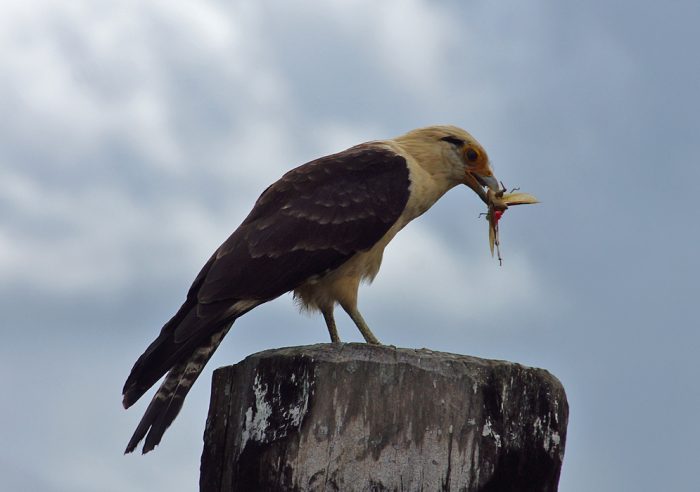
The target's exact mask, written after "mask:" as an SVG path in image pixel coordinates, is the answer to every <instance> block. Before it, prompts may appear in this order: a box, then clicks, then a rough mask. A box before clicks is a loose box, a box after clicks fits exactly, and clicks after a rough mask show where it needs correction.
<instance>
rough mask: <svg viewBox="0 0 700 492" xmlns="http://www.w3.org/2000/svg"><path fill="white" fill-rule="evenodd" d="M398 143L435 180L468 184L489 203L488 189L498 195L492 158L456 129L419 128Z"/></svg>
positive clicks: (447, 127) (478, 144) (459, 129)
mask: <svg viewBox="0 0 700 492" xmlns="http://www.w3.org/2000/svg"><path fill="white" fill-rule="evenodd" d="M397 141H398V142H399V143H400V144H402V146H403V147H404V148H406V150H408V151H409V153H411V154H412V155H413V156H414V157H415V158H416V161H417V162H418V163H419V164H420V165H421V166H422V167H423V168H424V169H426V171H428V172H429V173H430V174H431V175H433V176H434V177H442V178H444V179H447V180H449V181H451V182H452V184H453V185H456V184H460V183H461V184H466V185H467V186H469V187H470V188H471V189H472V190H474V192H475V193H476V194H477V195H479V197H480V198H481V199H482V200H483V201H484V202H486V201H487V198H486V193H487V189H489V188H490V189H492V190H493V191H499V190H500V186H499V182H498V180H497V179H496V177H495V176H494V174H493V170H492V169H491V164H490V162H489V156H488V154H487V153H486V151H485V150H484V148H483V147H482V146H481V144H480V143H479V142H477V140H476V139H475V138H474V137H472V136H471V135H470V134H469V133H467V132H466V131H464V130H462V129H461V128H457V127H456V126H430V127H426V128H419V129H417V130H413V131H411V132H408V133H407V134H406V135H403V136H402V137H399V138H398V139H397Z"/></svg>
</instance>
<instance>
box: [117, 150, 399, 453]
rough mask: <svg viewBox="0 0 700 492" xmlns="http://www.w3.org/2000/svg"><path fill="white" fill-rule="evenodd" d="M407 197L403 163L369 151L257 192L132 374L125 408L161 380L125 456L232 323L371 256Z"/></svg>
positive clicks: (171, 405)
mask: <svg viewBox="0 0 700 492" xmlns="http://www.w3.org/2000/svg"><path fill="white" fill-rule="evenodd" d="M409 190H410V180H409V175H408V168H407V166H406V161H405V159H404V158H403V157H401V156H399V155H397V154H395V153H394V152H392V151H390V150H388V149H384V148H382V147H379V146H376V145H372V144H363V145H359V146H357V147H353V148H351V149H348V150H346V151H344V152H341V153H339V154H334V155H331V156H327V157H323V158H321V159H317V160H315V161H312V162H309V163H307V164H304V165H303V166H300V167H298V168H296V169H293V170H291V171H289V172H288V173H287V174H285V175H284V176H283V177H282V178H281V179H280V180H279V181H277V182H276V183H274V184H273V185H271V186H270V187H269V188H268V189H267V190H265V191H264V192H263V194H262V195H261V196H260V198H259V199H258V200H257V202H256V203H255V206H254V207H253V210H252V211H251V212H250V214H249V215H248V217H247V218H246V219H245V220H244V221H243V223H242V224H241V225H240V226H239V227H238V229H236V231H235V232H234V233H233V234H232V235H231V236H230V237H229V238H228V239H227V240H226V241H225V242H224V243H223V244H222V245H221V247H219V249H218V250H217V251H216V252H215V253H214V255H213V256H212V257H211V258H210V259H209V261H208V262H207V263H206V265H204V267H203V268H202V270H201V271H200V273H199V275H197V278H196V279H195V281H194V282H193V284H192V286H191V288H190V290H189V292H188V294H187V299H186V301H185V303H184V304H183V305H182V307H181V308H180V309H179V310H178V312H177V313H176V314H175V316H173V318H172V319H171V320H170V321H168V323H166V324H165V326H163V328H162V329H161V332H160V334H159V336H158V337H157V338H156V339H155V340H154V341H153V343H151V345H150V346H149V347H148V348H147V349H146V351H145V352H144V353H143V354H142V355H141V357H139V359H138V360H137V361H136V364H134V367H133V369H132V370H131V374H129V377H128V378H127V381H126V383H125V385H124V390H123V393H124V406H125V407H127V408H128V407H129V406H131V405H132V404H133V403H134V402H136V401H137V400H138V399H139V398H140V397H141V396H142V395H143V394H144V393H145V392H146V391H147V390H148V388H150V387H151V386H152V385H153V384H155V382H156V381H158V379H160V378H161V377H162V376H163V375H164V374H165V373H167V374H168V375H167V377H166V378H165V381H164V382H163V383H162V384H161V386H160V388H159V389H158V391H157V392H156V395H155V396H154V397H153V400H152V401H151V404H150V405H149V406H148V408H147V409H146V413H145V414H144V416H143V418H142V419H141V422H140V423H139V425H138V427H137V429H136V431H135V432H134V435H133V436H132V438H131V440H130V441H129V444H128V445H127V449H126V452H131V451H133V450H134V449H135V448H136V446H137V445H138V443H139V442H140V441H141V440H142V439H143V438H144V437H145V438H146V442H145V444H144V448H143V452H144V453H145V452H148V451H149V450H151V449H153V448H154V447H155V446H156V445H157V444H158V443H159V442H160V439H161V437H162V436H163V433H164V432H165V430H166V429H167V428H168V426H169V425H170V424H171V423H172V421H173V420H174V419H175V417H176V416H177V413H178V412H179V410H180V408H181V407H182V403H183V401H184V398H185V396H186V395H187V392H188V391H189V389H190V388H191V387H192V385H193V384H194V382H195V380H196V379H197V377H198V376H199V374H200V373H201V371H202V369H203V368H204V365H205V364H206V363H207V361H208V360H209V358H210V357H211V355H212V354H213V352H214V351H215V350H216V348H217V347H218V345H219V343H220V342H221V339H222V338H223V337H224V336H225V334H226V333H227V332H228V330H229V328H230V326H231V323H233V321H234V320H235V319H236V318H237V317H238V316H241V315H242V314H244V313H245V312H246V311H248V310H250V309H252V308H253V307H255V306H256V305H258V304H260V303H262V302H266V301H269V300H271V299H274V298H275V297H278V296H279V295H281V294H284V293H285V292H288V291H290V290H293V289H294V288H296V287H298V286H299V285H301V284H302V283H303V282H304V281H305V280H307V279H308V278H310V277H313V276H315V275H322V274H324V273H326V272H328V271H330V270H333V269H334V268H337V267H338V266H340V265H341V264H342V263H343V262H345V261H346V260H348V259H349V258H350V257H351V256H352V255H354V254H355V253H357V252H359V251H364V250H367V249H369V248H371V247H372V245H374V244H375V243H376V242H377V241H378V240H379V239H381V237H382V236H383V235H384V234H385V233H386V232H387V231H388V230H389V228H390V227H391V226H392V225H393V224H394V223H395V222H396V220H397V219H398V217H399V216H400V215H401V213H402V212H403V210H404V207H405V206H406V202H407V201H408V195H409ZM239 301H246V302H244V303H243V304H239V305H237V304H236V303H237V302H239ZM237 306H240V307H237Z"/></svg>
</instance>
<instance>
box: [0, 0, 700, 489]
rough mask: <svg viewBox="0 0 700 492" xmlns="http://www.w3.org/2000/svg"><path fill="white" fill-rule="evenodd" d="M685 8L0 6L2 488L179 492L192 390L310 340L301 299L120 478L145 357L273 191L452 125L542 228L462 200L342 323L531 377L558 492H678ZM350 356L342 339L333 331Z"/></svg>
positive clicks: (691, 111)
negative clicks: (357, 152) (520, 194)
mask: <svg viewBox="0 0 700 492" xmlns="http://www.w3.org/2000/svg"><path fill="white" fill-rule="evenodd" d="M699 21H700V4H698V2H696V1H693V0H688V1H680V0H679V1H670V2H666V3H664V4H660V3H658V2H644V1H641V2H640V1H617V2H610V1H588V2H561V1H531V2H519V1H515V0H511V1H502V2H475V1H460V2H457V1H454V2H449V1H445V2H437V1H429V0H386V1H376V0H357V1H336V2H312V1H281V0H280V1H252V0H251V1H234V2H223V1H221V2H218V1H200V2H189V1H183V0H167V1H165V0H162V1H148V2H143V1H136V0H133V1H121V2H111V1H79V0H76V1H72V2H58V1H40V0H36V1H27V0H22V1H12V0H10V1H5V2H3V5H2V7H0V114H2V118H0V330H1V332H2V339H3V342H2V344H0V371H2V374H3V375H4V378H3V388H2V392H1V395H2V396H0V442H2V446H0V477H1V478H0V485H1V487H0V488H2V489H3V490H43V491H47V492H64V491H65V492H68V491H71V492H82V491H85V492H88V491H94V490H104V491H115V492H116V491H124V490H130V491H150V490H171V491H183V492H184V491H191V490H193V489H195V488H196V486H197V483H198V477H199V458H200V453H201V446H202V444H201V439H202V432H203V429H204V423H205V419H206V411H207V408H208V398H209V384H210V379H211V371H212V370H213V369H214V368H215V367H218V366H222V365H226V364H231V363H235V362H237V361H239V360H240V359H242V358H244V357H245V356H246V355H249V354H251V353H254V352H256V351H259V350H263V349H267V348H272V347H281V346H288V345H302V344H311V343H317V342H326V341H327V338H328V335H327V331H326V329H325V325H324V323H323V320H322V319H321V317H320V316H308V315H299V314H298V313H297V310H296V308H295V307H294V304H293V302H292V300H291V298H290V296H283V297H281V298H279V299H278V300H276V301H274V302H272V303H269V304H267V305H265V306H263V307H260V308H258V309H256V310H255V311H254V312H252V313H250V314H248V315H246V316H245V317H244V318H242V319H241V320H239V321H238V322H237V323H236V325H235V327H234V329H233V330H232V331H231V332H230V333H229V335H228V336H227V338H226V339H225V341H224V343H223V344H222V346H221V347H220V349H219V350H218V352H217V354H216V355H215V357H214V358H213V359H212V361H211V362H210V364H209V366H208V368H207V370H206V371H205V373H204V374H203V376H202V377H201V378H200V380H199V382H198V384H197V385H196V386H195V388H194V389H193V391H192V392H191V393H190V396H189V398H188V399H187V401H186V403H185V406H184V409H183V411H182V412H181V414H180V416H179V417H178V419H177V420H176V421H175V423H174V425H173V426H172V427H171V428H170V430H169V431H168V432H167V433H166V435H165V438H164V440H163V443H162V445H161V446H160V447H159V448H157V450H156V451H155V452H153V453H150V454H148V455H146V456H140V455H129V456H126V457H124V456H122V451H123V449H124V446H125V444H126V442H127V440H128V438H129V437H130V435H131V433H132V431H133V429H134V427H135V426H136V424H137V422H138V420H139V419H140V417H141V414H142V412H143V410H144V409H145V406H146V403H147V401H146V400H148V399H149V398H150V394H151V393H149V398H146V399H145V401H143V402H139V404H137V405H136V406H135V407H134V408H133V409H132V410H130V411H128V412H125V411H124V410H123V409H122V407H121V394H120V393H121V387H122V384H123V382H124V380H125V378H126V376H127V374H128V372H129V370H130V368H131V366H132V364H133V362H134V361H135V359H136V358H137V357H138V356H139V355H140V354H141V352H142V351H143V350H144V349H145V347H146V346H147V344H148V343H150V341H151V340H152V339H153V338H154V337H155V336H156V334H157V333H158V331H159V329H160V327H161V326H162V324H163V322H164V321H166V320H167V319H168V318H169V317H170V316H171V315H172V314H173V312H174V310H175V309H177V307H179V305H180V303H181V301H182V300H183V298H184V295H185V293H186V290H187V288H188V287H189V284H190V282H191V281H192V279H193V278H194V276H195V275H196V273H197V271H198V270H199V268H200V267H201V265H202V264H203V263H204V262H205V261H206V259H207V258H208V256H209V255H210V254H211V252H212V251H213V250H214V249H215V248H216V247H217V246H218V245H219V244H220V243H221V242H222V241H223V240H224V239H225V238H226V237H227V236H228V235H229V233H230V232H231V231H232V230H233V229H234V228H235V227H236V226H237V225H238V223H239V222H240V221H241V220H242V219H243V217H244V216H245V215H246V214H247V212H248V210H249V208H250V206H251V205H252V203H253V201H254V200H255V198H256V197H257V196H258V194H259V193H260V192H261V191H262V190H263V189H264V188H265V187H266V186H267V185H268V184H269V183H270V182H272V181H274V180H275V179H277V178H278V177H279V176H280V175H281V174H282V173H283V172H284V171H286V170H288V169H290V168H292V167H294V166H296V165H299V164H301V163H304V162H306V161H308V160H311V159H312V158H314V157H317V156H319V155H323V154H326V153H331V152H335V151H339V150H342V149H344V148H346V147H349V146H351V145H353V144H356V143H359V142H361V141H365V140H371V139H379V138H388V137H393V136H396V135H399V134H401V133H404V132H405V131H407V130H410V129H412V128H415V127H420V126H426V125H430V124H454V125H457V126H461V127H463V128H465V129H466V130H468V131H470V132H471V133H472V134H473V135H474V136H476V137H477V138H478V139H479V140H480V142H481V143H482V144H483V145H484V146H485V147H486V149H487V150H488V151H489V154H490V156H491V159H492V161H493V165H494V167H495V170H496V174H497V176H498V177H499V178H500V179H501V180H503V181H504V182H505V183H506V185H508V186H520V187H521V188H522V189H523V190H525V191H529V192H532V193H534V194H536V195H537V196H538V197H539V198H540V199H541V200H542V204H540V205H537V206H530V207H522V208H518V209H514V210H511V211H509V212H508V213H507V214H506V215H505V217H504V219H503V220H502V222H501V234H502V237H501V240H502V253H503V257H504V263H503V266H502V267H499V266H498V262H497V261H496V260H494V259H492V258H491V257H490V255H489V251H488V242H487V238H488V236H487V227H486V223H485V221H483V219H479V218H478V217H477V216H478V214H479V213H480V212H482V211H483V206H482V204H481V203H480V202H479V200H478V198H477V197H476V196H475V195H474V194H473V193H472V192H471V191H469V190H468V189H467V188H461V189H455V190H453V191H451V192H450V193H449V194H448V195H447V196H445V198H444V199H443V200H441V202H440V203H439V204H437V205H436V206H435V207H434V208H433V209H431V210H430V212H428V213H427V214H426V215H424V216H423V217H421V218H420V219H419V220H417V221H416V222H414V223H412V224H411V225H410V226H409V227H408V228H407V229H405V230H404V231H403V232H402V233H401V234H399V236H397V238H396V239H395V240H394V242H392V244H391V245H390V246H389V247H388V249H387V251H386V254H385V260H384V264H383V266H382V271H381V272H380V274H379V276H378V278H377V280H376V281H375V283H374V284H373V285H372V286H369V287H365V288H363V289H362V290H361V292H360V307H361V309H362V312H363V314H364V316H365V318H366V319H367V320H368V322H369V324H370V326H372V327H373V331H374V333H375V334H376V335H377V336H378V337H379V338H380V339H381V340H382V341H384V342H385V343H391V344H394V345H398V346H403V347H428V348H431V349H434V350H447V351H451V352H458V353H462V354H470V355H476V356H480V357H487V358H497V359H507V360H510V361H516V362H520V363H523V364H526V365H532V366H537V367H543V368H546V369H548V370H549V371H551V372H552V373H553V374H555V375H556V376H557V377H559V379H560V380H561V381H562V382H563V384H564V386H565V388H566V391H567V393H568V397H569V404H570V412H571V415H570V421H569V435H568V441H567V446H566V457H565V463H564V469H563V473H562V478H561V484H560V485H561V488H560V489H561V490H562V491H565V492H588V491H592V490H595V491H627V490H629V491H658V490H674V491H686V490H687V491H690V490H696V487H697V465H698V456H699V455H700V449H699V448H698V447H699V445H698V443H699V442H700V423H699V421H698V414H700V384H699V383H698V380H697V379H696V377H697V375H698V374H699V372H700V362H698V349H700V335H699V334H698V330H697V326H698V324H699V323H698V321H697V309H696V308H697V303H698V301H700V296H699V289H698V276H699V274H700V260H699V259H698V257H699V255H698V253H697V251H698V243H699V242H700V230H699V226H698V222H699V221H698V212H697V194H698V183H699V182H700V163H699V162H698V155H699V154H700V145H699V143H698V142H699V140H700V139H699V138H698V135H697V132H698V129H699V128H700V104H699V100H700V99H699V96H698V88H699V87H700V63H699V62H698V55H697V46H699V45H700V35H698V27H697V26H698V22H699ZM338 323H339V329H340V332H341V337H342V338H343V339H344V340H349V341H359V340H360V336H359V333H357V330H356V329H355V328H354V327H353V325H352V323H351V322H350V320H349V319H347V318H346V317H345V316H344V315H342V314H341V313H339V314H338Z"/></svg>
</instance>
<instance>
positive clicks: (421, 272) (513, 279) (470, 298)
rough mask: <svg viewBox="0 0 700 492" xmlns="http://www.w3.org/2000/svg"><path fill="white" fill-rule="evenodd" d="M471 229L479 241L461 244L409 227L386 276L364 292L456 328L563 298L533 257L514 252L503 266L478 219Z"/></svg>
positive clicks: (387, 259)
mask: <svg viewBox="0 0 700 492" xmlns="http://www.w3.org/2000/svg"><path fill="white" fill-rule="evenodd" d="M465 227H471V228H472V230H473V233H472V234H471V235H470V236H471V237H472V238H473V239H474V240H470V241H469V243H468V244H462V245H459V246H458V245H454V244H448V243H446V242H445V240H444V239H443V238H442V237H441V236H439V235H437V234H435V233H434V232H432V231H430V230H429V228H428V227H427V226H426V225H425V224H424V223H423V222H420V221H419V222H418V223H412V224H410V225H408V226H407V227H406V229H404V230H403V231H401V233H399V235H398V236H397V237H396V239H395V240H394V242H392V244H390V245H389V247H388V248H387V250H386V253H385V255H384V260H383V263H382V271H381V273H380V276H378V277H377V279H376V280H375V284H374V285H373V286H372V287H369V288H365V290H364V291H363V294H364V295H367V291H369V289H371V296H372V298H373V299H382V301H381V303H382V304H387V305H388V306H390V308H389V309H392V310H395V311H399V312H401V311H403V312H410V311H411V310H413V309H416V310H418V311H422V312H429V313H435V315H436V316H439V318H440V319H441V320H450V324H452V325H459V324H464V323H465V322H468V321H474V320H490V321H494V322H497V321H501V320H504V319H507V318H508V316H507V315H506V314H505V313H510V312H529V313H532V312H538V311H543V310H545V309H548V308H547V306H550V303H552V302H553V300H554V299H555V298H556V297H558V296H555V295H553V293H552V292H550V291H549V289H550V288H547V287H545V282H544V280H543V279H542V278H541V276H540V275H539V274H538V272H537V271H536V269H535V268H533V266H532V264H531V262H530V261H529V260H528V258H527V257H524V256H523V255H521V254H518V252H517V248H513V251H512V252H510V251H508V252H507V254H505V258H504V265H503V267H499V266H498V261H497V260H496V259H493V258H491V257H490V256H489V254H488V241H487V237H488V236H487V229H486V226H485V224H482V223H481V221H474V223H473V224H467V225H465ZM402 306H403V307H402ZM413 306H417V307H416V308H413ZM509 329H518V327H511V328H508V330H509Z"/></svg>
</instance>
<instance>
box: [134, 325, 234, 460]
mask: <svg viewBox="0 0 700 492" xmlns="http://www.w3.org/2000/svg"><path fill="white" fill-rule="evenodd" d="M231 324H232V321H228V322H227V323H225V324H224V325H223V326H221V327H220V328H219V329H217V330H215V331H214V332H213V334H211V335H210V336H209V337H207V338H206V339H204V340H202V341H201V342H200V343H199V344H197V345H196V346H194V347H192V346H191V344H185V345H190V347H189V349H190V350H189V352H190V353H189V355H185V354H183V349H185V350H186V349H187V347H178V349H179V350H176V351H175V352H176V353H175V354H171V355H170V356H169V357H167V358H166V359H165V361H163V360H162V358H160V359H161V363H160V364H159V366H160V368H161V369H159V370H157V371H149V374H147V382H146V384H148V381H150V380H151V379H153V377H155V374H157V377H156V379H155V381H157V380H158V379H159V378H160V376H162V375H163V373H164V372H166V371H167V372H168V375H167V376H166V378H165V381H163V383H162V384H161V385H160V388H158V391H157V392H156V394H155V396H154V397H153V399H152V400H151V403H150V404H149V405H148V408H147V409H146V413H145V414H144V415H143V417H142V418H141V422H139V425H138V427H137V428H136V431H134V435H133V436H132V437H131V440H130V441H129V444H128V445H127V446H126V450H125V451H124V453H130V452H132V451H133V450H134V449H136V446H137V445H138V444H139V442H141V440H142V439H143V438H144V437H145V438H146V441H145V442H144V445H143V453H144V454H145V453H147V452H149V451H151V450H152V449H153V448H155V447H156V446H157V445H158V444H159V443H160V440H161V438H162V437H163V434H164V433H165V431H166V429H167V428H168V427H169V426H170V424H171V423H172V422H173V420H174V419H175V417H176V416H177V414H178V412H179V411H180V409H181V408H182V404H183V402H184V399H185V396H186V395H187V393H188V392H189V391H190V388H191V387H192V385H193V384H194V382H195V381H196V380H197V378H198V377H199V375H200V374H201V372H202V369H204V366H205V365H206V363H207V362H208V361H209V359H210V358H211V356H212V354H213V353H214V351H215V350H216V349H217V347H218V346H219V344H220V343H221V340H222V338H223V337H224V336H225V335H226V333H228V330H229V329H230V328H231ZM166 326H167V325H166ZM163 331H165V330H163ZM164 335H165V334H164V333H161V335H160V336H159V337H158V338H157V339H156V340H155V341H154V342H153V344H151V346H150V347H149V348H148V349H147V350H146V352H145V353H144V354H143V355H142V356H141V358H139V360H138V361H137V362H136V365H135V366H134V369H133V370H132V373H131V375H130V376H129V379H128V380H127V383H126V385H125V386H124V407H128V406H130V405H131V404H133V402H134V401H136V400H137V399H138V398H139V397H140V396H141V395H142V394H143V393H144V392H145V391H146V390H147V389H148V387H150V386H151V385H153V382H155V381H153V382H150V384H148V387H146V388H145V389H144V388H143V387H144V386H145V384H139V381H138V379H139V378H137V377H132V376H136V375H138V374H139V373H140V372H141V373H142V371H139V369H140V368H141V367H143V366H148V364H146V362H147V359H149V358H153V356H154V355H155V356H157V355H159V352H161V351H162V350H159V349H162V347H164V346H165V347H166V348H172V347H171V345H173V343H174V342H173V341H172V340H171V339H172V338H173V336H172V333H171V334H170V337H164ZM161 337H164V338H163V339H162V340H161ZM154 345H155V346H154ZM149 356H150V357H149ZM142 359H144V360H142ZM156 359H159V357H156ZM173 359H176V360H177V362H175V363H174V364H173V363H172V362H169V361H172V360H173ZM168 363H170V365H167V364H168ZM164 364H165V365H167V367H166V368H165V370H164V371H163V370H162V367H163V366H164ZM168 369H169V370H168ZM158 373H159V374H158Z"/></svg>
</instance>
